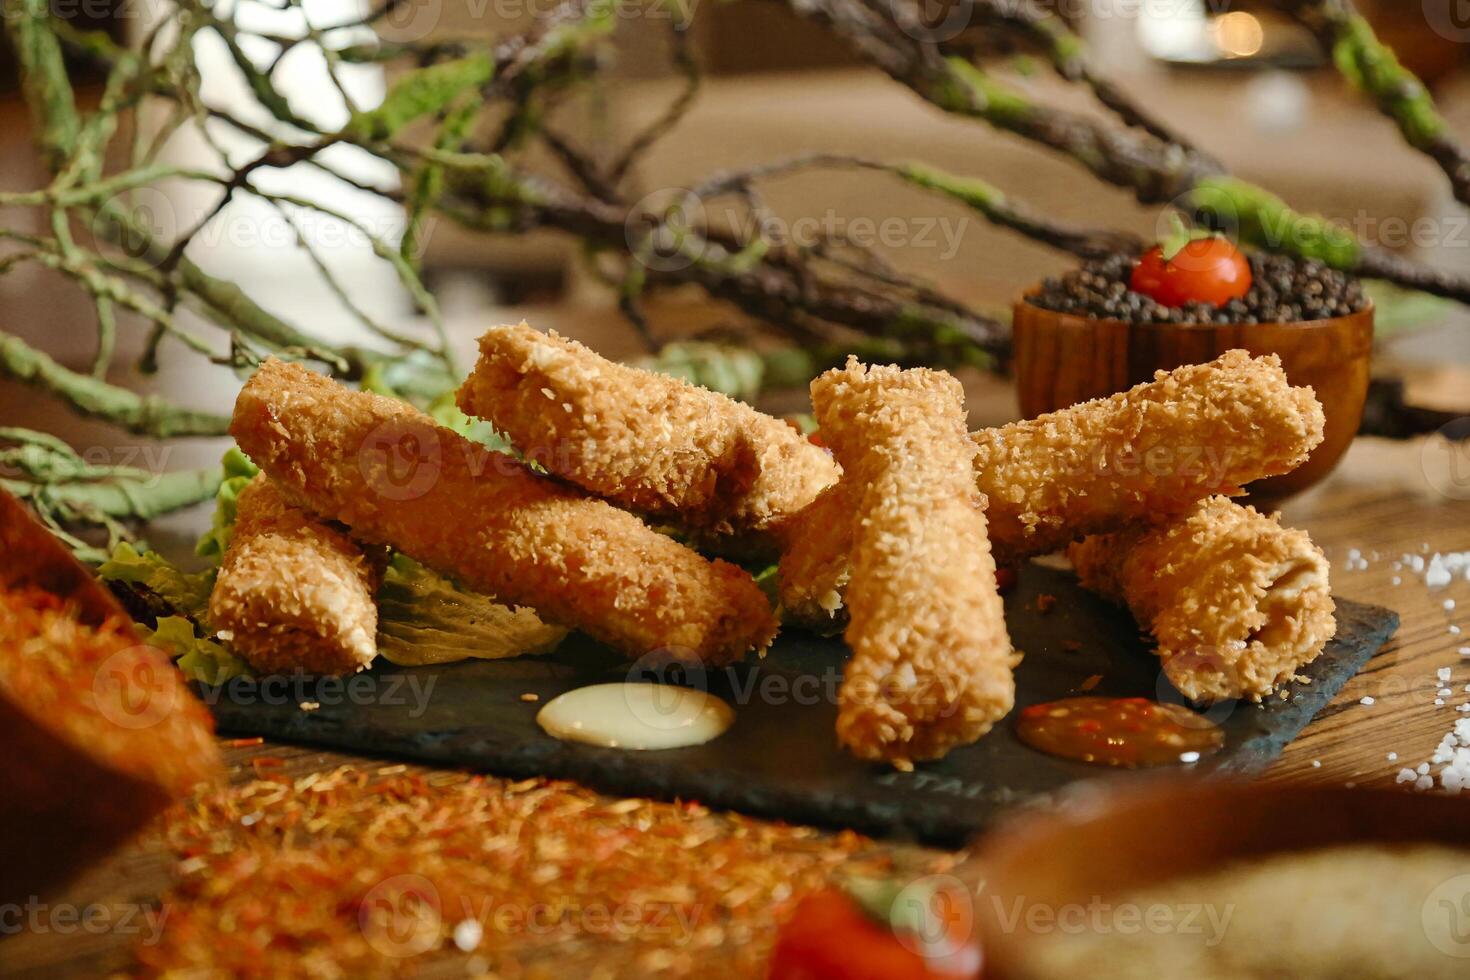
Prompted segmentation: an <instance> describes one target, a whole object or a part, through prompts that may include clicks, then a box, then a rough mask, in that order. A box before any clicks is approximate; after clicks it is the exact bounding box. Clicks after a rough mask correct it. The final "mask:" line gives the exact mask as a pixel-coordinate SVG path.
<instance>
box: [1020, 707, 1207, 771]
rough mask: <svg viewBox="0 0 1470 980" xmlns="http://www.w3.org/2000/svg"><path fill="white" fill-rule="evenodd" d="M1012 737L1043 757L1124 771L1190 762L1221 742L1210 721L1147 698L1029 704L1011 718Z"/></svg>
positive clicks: (1181, 708) (1190, 712)
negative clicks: (1016, 737) (1046, 755)
mask: <svg viewBox="0 0 1470 980" xmlns="http://www.w3.org/2000/svg"><path fill="white" fill-rule="evenodd" d="M1016 735H1017V736H1018V737H1019V738H1020V739H1021V741H1022V742H1025V743H1026V744H1027V745H1029V746H1031V747H1032V748H1033V749H1037V750H1039V751H1041V752H1045V753H1047V754H1049V755H1055V756H1060V757H1061V758H1063V759H1076V760H1078V761H1079V762H1090V763H1092V764H1093V765H1098V766H1119V767H1122V768H1125V769H1137V768H1141V767H1143V766H1165V765H1171V764H1177V763H1181V762H1184V763H1189V762H1195V761H1198V760H1199V759H1201V758H1203V757H1204V756H1207V755H1210V754H1211V753H1213V752H1216V751H1218V750H1219V749H1220V747H1221V746H1222V745H1224V744H1225V733H1224V732H1223V731H1221V730H1220V726H1218V725H1216V724H1215V723H1214V722H1212V721H1210V720H1208V719H1207V718H1204V717H1202V716H1200V715H1197V714H1195V713H1194V712H1193V711H1190V710H1189V709H1188V708H1185V707H1182V706H1180V705H1177V704H1160V703H1159V702H1157V701H1150V700H1149V699H1148V698H1103V697H1080V698H1063V699H1061V700H1060V701H1048V702H1045V703H1043V704H1033V705H1031V706H1030V707H1029V708H1024V709H1022V711H1021V713H1020V714H1019V715H1018V716H1017V719H1016Z"/></svg>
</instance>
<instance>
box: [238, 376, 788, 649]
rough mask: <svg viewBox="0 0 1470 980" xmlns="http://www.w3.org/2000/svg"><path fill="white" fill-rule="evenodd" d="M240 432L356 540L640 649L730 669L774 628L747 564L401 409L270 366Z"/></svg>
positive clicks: (287, 484) (251, 387)
mask: <svg viewBox="0 0 1470 980" xmlns="http://www.w3.org/2000/svg"><path fill="white" fill-rule="evenodd" d="M230 431H231V434H232V435H233V436H234V437H235V440H236V441H237V442H238V443H239V445H240V448H241V449H243V450H244V451H245V452H246V453H247V454H249V456H250V457H251V458H252V459H253V460H254V461H255V462H256V463H257V464H258V465H259V466H260V467H261V469H263V470H265V471H266V472H267V473H268V474H270V477H271V479H272V481H274V482H275V484H276V485H277V486H278V487H280V488H281V490H282V491H283V492H284V493H285V494H287V496H288V497H289V498H290V499H292V500H293V502H296V503H299V504H300V505H302V506H304V507H306V508H308V509H309V510H311V511H312V512H314V513H316V514H319V515H321V516H324V517H328V518H331V519H333V520H338V521H341V522H342V523H344V524H346V525H347V526H348V527H349V528H351V530H352V533H353V536H354V537H356V538H358V539H360V540H365V541H371V542H374V543H378V544H385V545H389V546H391V547H393V548H394V549H396V550H398V551H402V552H403V553H404V554H407V555H409V556H410V557H412V558H415V559H417V560H418V561H421V562H423V563H424V564H425V565H427V566H429V567H430V568H433V569H435V570H436V571H438V572H440V573H442V574H445V575H449V576H451V577H453V578H455V579H457V580H458V581H459V582H461V583H463V584H464V585H465V586H467V587H468V588H471V589H475V590H478V591H481V592H484V593H487V594H489V595H492V596H495V597H497V598H498V599H500V600H501V601H503V602H505V603H507V604H511V605H522V606H530V607H531V608H533V609H535V610H536V611H537V612H538V613H539V614H541V615H542V616H543V618H545V619H547V620H548V621H551V622H555V623H559V624H561V625H564V626H569V627H573V628H577V629H581V630H584V631H586V632H587V633H589V634H590V635H592V636H594V637H596V638H598V639H600V640H602V641H603V642H605V643H607V644H609V645H610V646H613V647H616V648H617V649H619V650H622V651H623V652H624V653H627V654H629V655H630V656H633V657H638V656H642V655H643V654H646V653H648V652H650V651H653V650H660V649H664V650H667V651H668V653H669V655H671V656H674V657H677V658H680V659H686V660H701V661H704V662H707V663H725V662H728V661H731V660H735V659H738V658H739V657H740V656H741V655H742V654H743V653H744V652H745V651H746V650H749V649H752V648H762V647H764V646H765V645H766V644H768V643H769V642H770V640H771V638H772V637H773V636H774V635H775V632H776V622H775V617H774V616H773V615H772V614H771V610H770V606H769V604H768V603H767V601H766V598H765V596H764V595H763V594H762V592H761V591H760V588H759V587H758V586H757V585H756V584H755V581H754V580H753V579H752V578H751V577H750V576H749V575H748V574H746V573H745V572H744V571H743V570H741V569H740V568H737V567H736V566H734V565H730V564H727V563H725V562H713V563H711V562H708V561H706V560H705V559H703V558H701V557H700V556H699V555H697V554H695V553H694V552H693V551H691V550H689V549H688V548H686V547H684V546H683V545H681V544H679V543H678V542H676V541H673V540H672V539H670V538H668V537H667V536H665V535H662V534H659V533H658V532H656V531H654V530H652V529H651V528H649V527H647V526H646V525H644V524H643V523H642V522H641V521H639V520H638V518H636V517H634V516H633V515H631V514H629V513H627V512H625V511H621V510H618V509H617V508H615V507H613V506H612V505H610V504H607V503H605V502H603V501H600V500H590V499H587V498H585V497H583V496H582V495H580V494H579V493H577V492H576V491H575V490H572V489H570V488H568V487H564V486H562V485H560V484H557V483H555V482H554V481H552V480H550V479H547V478H545V477H541V476H538V475H537V474H535V473H532V472H531V471H530V470H529V469H528V468H527V467H526V466H525V465H523V464H522V463H520V462H519V461H518V460H516V459H514V458H513V457H511V456H508V455H505V454H503V453H494V452H489V451H487V450H485V449H484V448H483V447H481V446H478V445H477V444H475V443H472V442H470V441H469V440H468V439H465V438H464V437H462V436H460V435H459V434H457V433H455V432H452V431H450V430H448V429H445V428H443V427H442V426H438V425H436V424H435V423H434V422H433V420H432V419H430V418H429V417H428V416H426V415H424V414H423V413H422V412H420V411H418V410H417V409H415V408H413V407H412V406H410V405H407V404H404V403H403V402H399V401H395V400H393V399H391V398H384V397H381V396H378V395H373V394H369V393H366V392H357V391H352V390H349V389H347V388H344V387H342V386H341V385H338V384H336V383H334V382H332V381H330V380H328V379H326V378H323V377H321V376H319V375H316V374H313V373H312V372H310V371H307V370H306V369H304V368H302V367H300V366H299V365H294V364H285V363H282V362H280V361H276V360H270V361H267V362H266V363H265V364H263V365H261V367H260V369H259V370H258V371H257V372H256V374H255V376H254V377H253V378H251V380H250V382H249V383H248V384H247V385H246V386H245V388H244V389H243V390H242V391H241V393H240V397H239V399H238V400H237V401H236V403H235V415H234V421H233V424H232V425H231V428H230Z"/></svg>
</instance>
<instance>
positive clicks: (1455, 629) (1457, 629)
mask: <svg viewBox="0 0 1470 980" xmlns="http://www.w3.org/2000/svg"><path fill="white" fill-rule="evenodd" d="M1450 635H1451V636H1459V635H1460V627H1458V626H1451V627H1450Z"/></svg>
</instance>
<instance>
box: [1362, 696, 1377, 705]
mask: <svg viewBox="0 0 1470 980" xmlns="http://www.w3.org/2000/svg"><path fill="white" fill-rule="evenodd" d="M1373 701H1374V699H1373V698H1372V697H1362V698H1359V699H1358V703H1359V704H1367V705H1371V704H1373Z"/></svg>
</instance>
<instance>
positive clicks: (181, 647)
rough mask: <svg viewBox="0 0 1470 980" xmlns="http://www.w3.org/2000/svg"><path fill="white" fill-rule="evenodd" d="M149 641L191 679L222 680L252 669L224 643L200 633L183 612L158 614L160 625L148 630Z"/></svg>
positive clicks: (212, 682) (200, 680) (217, 682)
mask: <svg viewBox="0 0 1470 980" xmlns="http://www.w3.org/2000/svg"><path fill="white" fill-rule="evenodd" d="M146 641H147V642H148V643H151V644H153V645H154V646H156V647H158V648H159V649H161V650H163V651H165V652H166V653H168V654H169V656H171V657H173V658H174V660H175V661H177V663H178V666H179V670H180V671H182V672H183V674H184V676H185V677H187V678H189V679H190V680H192V681H199V682H201V683H204V684H210V685H215V684H223V683H224V682H225V681H227V680H229V679H230V678H231V677H240V676H243V675H246V674H248V673H250V668H249V667H248V666H246V664H245V661H243V660H241V659H240V658H239V657H236V656H235V655H234V654H233V653H231V652H230V651H229V650H227V649H225V647H224V645H223V644H221V643H219V642H217V641H215V640H211V639H208V638H206V637H201V636H200V635H199V634H198V632H197V629H196V627H195V626H194V624H193V623H191V622H190V621H189V620H187V619H185V618H184V617H183V616H161V617H159V620H158V627H157V629H154V630H153V631H152V632H151V633H149V634H148V636H147V638H146Z"/></svg>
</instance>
